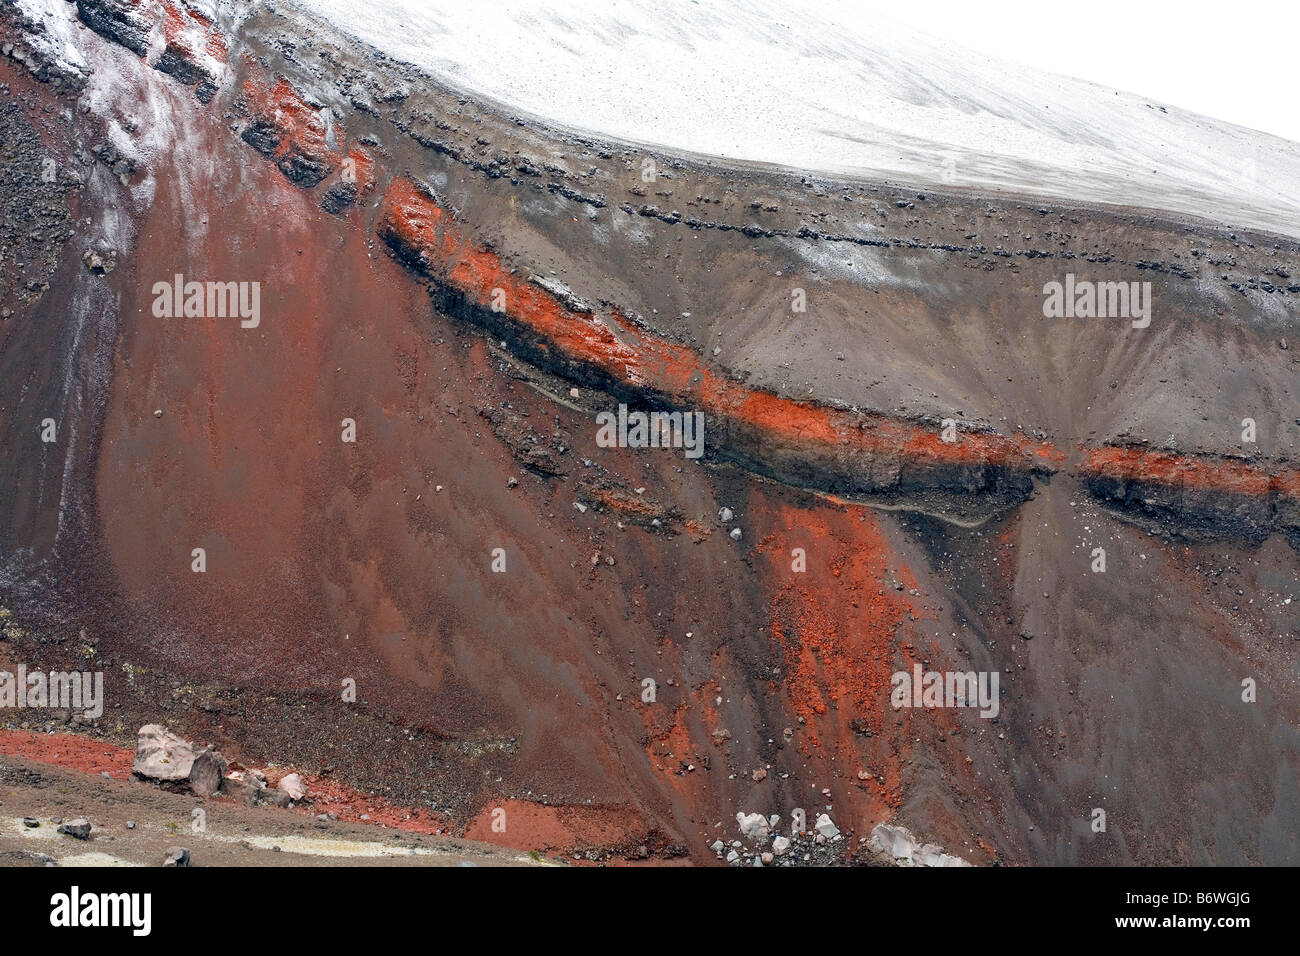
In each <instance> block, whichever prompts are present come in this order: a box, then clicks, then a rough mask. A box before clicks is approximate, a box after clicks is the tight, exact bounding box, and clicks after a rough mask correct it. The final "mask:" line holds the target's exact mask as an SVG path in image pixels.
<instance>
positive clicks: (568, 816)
mask: <svg viewBox="0 0 1300 956" xmlns="http://www.w3.org/2000/svg"><path fill="white" fill-rule="evenodd" d="M494 822H495V824H496V828H495V829H494ZM632 822H633V821H632V817H631V815H630V814H629V813H628V812H627V811H626V810H620V809H618V808H614V807H573V806H566V807H549V806H542V805H541V804H537V803H526V802H524V801H521V800H505V801H502V802H501V803H499V804H496V805H494V806H491V807H485V808H484V809H483V811H482V812H481V813H480V814H479V815H478V816H477V817H475V818H474V819H473V821H471V823H470V825H469V826H468V827H466V829H465V834H464V836H465V839H467V840H478V841H480V842H483V843H495V844H498V845H499V846H507V847H512V848H514V849H520V850H537V851H538V852H555V851H560V850H567V849H570V848H573V847H598V846H618V845H622V844H625V843H627V842H628V841H630V840H633V839H639V838H640V836H641V835H642V830H643V828H641V827H639V826H636V825H635V824H633V825H631V826H629V824H630V823H632Z"/></svg>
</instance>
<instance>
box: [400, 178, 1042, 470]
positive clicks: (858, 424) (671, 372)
mask: <svg viewBox="0 0 1300 956" xmlns="http://www.w3.org/2000/svg"><path fill="white" fill-rule="evenodd" d="M378 228H379V231H380V234H381V235H382V236H389V237H392V238H394V239H396V240H397V241H398V242H400V243H401V244H402V245H403V246H405V247H406V248H408V249H411V250H414V251H416V252H418V253H419V254H421V256H422V261H423V263H424V267H425V268H426V270H427V271H428V272H429V273H430V274H431V275H433V276H435V277H437V278H438V280H439V281H442V282H446V283H448V284H449V285H451V286H452V287H453V288H455V289H456V290H458V291H459V292H460V293H462V294H463V295H465V296H467V297H468V298H469V299H470V300H471V301H473V302H475V303H477V304H479V305H480V306H483V307H484V308H488V307H490V305H491V303H492V300H493V294H494V291H495V290H501V291H502V292H504V293H505V297H506V302H507V303H508V307H507V312H508V315H509V316H510V318H511V319H513V320H514V321H516V322H519V323H521V324H523V325H524V326H526V327H527V328H528V329H529V330H531V331H532V332H533V334H535V335H537V336H538V337H539V338H540V339H541V340H542V342H543V343H544V347H546V348H548V349H553V350H555V352H556V353H558V354H559V355H561V356H563V357H564V358H565V359H568V360H570V361H576V362H581V363H584V364H587V365H590V366H594V367H596V368H599V369H600V370H601V371H603V372H605V373H606V374H607V375H609V376H611V377H612V378H614V379H615V380H616V381H623V382H628V383H631V384H635V385H640V386H643V387H645V388H647V389H648V390H652V391H656V392H660V393H664V394H667V395H670V396H672V397H673V398H674V399H675V400H676V401H677V402H678V403H680V404H691V405H697V406H701V407H703V408H705V409H708V410H711V411H713V412H714V413H717V414H719V415H723V416H725V417H727V418H730V419H732V420H734V421H736V422H737V423H739V424H742V425H751V426H754V427H757V428H761V429H763V430H764V431H767V432H769V433H775V434H777V435H780V436H782V437H783V438H788V439H795V440H800V441H807V442H810V443H816V444H824V445H843V446H855V447H858V448H861V449H863V450H864V451H868V452H873V453H874V452H896V453H900V454H902V455H905V456H907V457H908V458H909V459H911V460H914V461H922V462H933V463H936V464H946V463H959V464H989V465H1007V466H1010V467H1012V468H1021V469H1029V468H1035V467H1040V468H1048V469H1050V468H1052V467H1053V466H1055V465H1057V464H1059V463H1060V462H1061V461H1063V460H1064V455H1063V454H1062V453H1060V452H1059V451H1057V450H1056V449H1054V448H1052V446H1050V445H1048V444H1040V443H1035V442H1032V441H1030V440H1028V439H1027V438H1023V437H1021V438H1018V439H1009V438H1004V437H1002V436H999V435H990V434H983V433H964V434H962V436H961V438H960V440H959V441H956V442H945V441H943V439H942V437H941V436H940V435H939V434H937V433H935V432H933V431H932V430H928V429H924V428H921V427H918V426H916V425H911V424H908V423H904V422H898V421H895V420H893V419H889V418H885V417H884V416H876V415H862V414H854V413H850V412H845V411H839V410H836V409H829V408H823V407H820V406H817V405H812V404H807V403H803V402H796V401H794V400H792V399H788V398H783V397H781V396H779V395H774V394H771V393H770V392H763V391H759V390H756V389H752V388H748V387H746V386H744V385H741V384H739V383H737V382H735V381H732V380H731V379H729V378H726V377H725V376H722V375H719V374H717V373H716V372H714V371H712V370H711V369H709V368H708V367H707V366H706V365H705V364H704V363H703V362H702V361H701V360H700V358H699V356H698V355H696V353H695V352H694V351H693V350H691V349H689V348H686V347H684V346H680V345H675V344H673V343H670V342H667V341H665V340H663V339H660V338H657V337H655V336H653V335H650V334H648V333H646V332H643V331H641V330H640V329H638V328H637V327H636V326H634V325H633V324H632V323H631V322H629V321H628V320H627V319H626V318H624V317H622V316H620V315H618V314H611V315H606V316H596V315H588V314H584V313H580V312H575V311H572V310H570V309H568V308H566V307H565V306H563V305H562V304H561V303H560V302H559V301H558V300H557V299H556V298H555V297H554V296H552V295H551V294H550V293H548V292H546V291H545V290H543V289H540V288H538V287H537V286H536V285H535V284H533V283H532V282H529V281H528V280H527V279H521V278H519V277H518V276H516V275H512V274H511V273H510V270H509V269H508V268H507V267H506V266H505V265H504V264H503V263H502V262H501V260H500V258H499V257H498V256H497V255H496V254H495V253H493V252H491V251H489V250H487V249H483V248H481V247H477V246H475V245H473V244H472V243H471V242H469V241H468V240H467V239H466V238H465V236H464V235H463V234H462V233H461V232H460V230H459V229H457V228H456V227H455V225H454V224H452V222H451V221H450V217H449V216H447V215H446V214H445V212H444V211H443V210H442V209H441V208H440V207H439V206H438V205H437V204H436V203H435V202H433V200H431V199H429V198H428V197H427V196H425V195H424V194H423V193H422V192H420V190H419V189H418V188H417V187H416V185H415V184H414V183H413V182H411V181H410V180H409V179H404V178H399V179H397V180H395V181H394V182H393V184H392V185H391V186H390V187H389V190H388V193H387V195H386V196H385V197H384V205H383V211H382V213H381V216H380V221H379V227H378Z"/></svg>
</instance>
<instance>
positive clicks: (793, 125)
mask: <svg viewBox="0 0 1300 956" xmlns="http://www.w3.org/2000/svg"><path fill="white" fill-rule="evenodd" d="M293 2H295V3H296V4H297V5H299V6H300V7H302V8H304V9H307V10H309V11H312V12H314V13H316V14H319V15H321V16H322V17H324V18H325V19H327V20H329V21H332V22H333V23H334V24H335V25H336V26H338V27H339V28H341V29H342V30H344V31H345V32H347V33H349V34H351V35H353V36H355V37H356V38H358V39H360V40H362V41H364V42H366V43H369V44H371V45H372V46H374V47H377V48H379V49H381V50H383V51H384V52H386V53H388V54H389V55H391V56H394V57H397V58H399V59H402V60H407V61H409V62H411V63H413V64H415V65H417V66H419V67H421V68H424V69H426V70H428V71H429V72H431V73H433V74H435V75H437V76H439V77H440V78H441V79H443V80H445V81H446V82H448V83H450V84H452V85H454V86H458V87H461V88H464V89H467V90H470V91H474V92H477V93H479V94H482V95H485V96H488V97H491V98H493V99H495V100H498V101H500V102H502V103H505V104H508V105H509V106H510V107H512V108H514V109H516V110H519V111H523V112H527V113H531V114H534V115H536V116H539V117H542V118H544V119H546V120H549V121H551V122H553V123H555V124H558V125H561V126H566V127H570V128H573V129H581V130H588V131H592V132H597V133H601V134H605V135H607V136H610V137H614V138H617V139H621V140H627V141H631V142H635V143H643V144H659V145H662V146H666V147H671V148H673V149H676V150H686V151H691V152H695V153H700V154H707V155H713V156H718V157H725V158H728V159H732V160H749V161H758V162H768V163H777V164H781V165H785V166H790V167H794V168H796V169H800V170H821V171H826V172H854V173H863V174H868V175H871V174H874V175H885V176H890V177H893V178H898V179H908V180H919V181H923V182H930V183H949V184H953V185H957V186H969V187H976V188H987V187H994V188H999V189H1007V190H1014V191H1018V192H1030V193H1035V194H1041V195H1045V196H1053V197H1060V198H1065V199H1077V200H1089V201H1098V202H1108V203H1121V204H1125V205H1136V206H1147V207H1153V208H1161V209H1169V210H1172V211H1175V212H1180V213H1187V214H1192V215H1198V216H1205V217H1208V218H1212V219H1217V220H1220V221H1223V222H1225V223H1228V224H1231V225H1240V226H1258V227H1263V228H1268V229H1273V230H1277V231H1282V232H1286V233H1290V234H1293V235H1294V234H1300V144H1296V143H1292V142H1290V141H1287V140H1282V139H1278V138H1276V137H1272V136H1269V135H1266V134H1263V133H1257V132H1254V131H1251V130H1246V129H1243V128H1240V127H1236V126H1233V125H1231V124H1228V123H1223V122H1219V121H1217V120H1212V119H1208V118H1205V117H1202V116H1198V115H1196V114H1192V113H1188V112H1186V111H1183V110H1179V109H1176V108H1174V107H1163V106H1161V105H1160V104H1158V103H1155V102H1151V101H1148V100H1146V99H1143V98H1142V97H1140V96H1135V95H1131V94H1129V93H1125V92H1120V91H1116V90H1113V89H1107V88H1104V87H1101V86H1096V85H1093V84H1090V83H1086V82H1083V81H1080V80H1075V79H1070V78H1067V77H1063V76H1056V75H1052V74H1046V73H1041V72H1038V71H1036V70H1032V69H1028V68H1024V67H1020V66H1017V65H1015V64H1011V63H1008V62H1004V61H998V60H994V59H991V58H988V57H985V56H982V55H980V54H977V53H974V52H971V51H968V50H963V49H961V48H957V47H953V46H951V45H947V44H944V43H943V42H941V41H939V40H935V39H931V38H928V37H925V36H922V35H919V34H917V33H916V32H915V31H913V30H911V29H910V28H905V27H903V26H901V25H899V24H897V23H894V22H891V21H890V20H889V19H887V17H886V16H885V15H883V14H882V13H879V12H877V11H879V10H880V9H882V8H885V7H886V5H885V4H880V3H874V2H871V3H868V2H858V3H852V4H842V3H828V2H821V3H818V2H814V0H794V2H790V0H782V2H773V0H653V2H651V0H493V2H491V3H474V4H468V3H443V2H438V3H435V2H429V0H293ZM1208 68H1212V64H1207V69H1208Z"/></svg>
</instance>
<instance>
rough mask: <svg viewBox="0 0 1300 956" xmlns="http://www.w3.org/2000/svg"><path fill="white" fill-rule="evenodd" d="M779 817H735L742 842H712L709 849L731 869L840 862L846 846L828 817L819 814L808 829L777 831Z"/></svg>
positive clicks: (747, 815) (741, 813) (746, 815)
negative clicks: (790, 831)
mask: <svg viewBox="0 0 1300 956" xmlns="http://www.w3.org/2000/svg"><path fill="white" fill-rule="evenodd" d="M780 824H781V815H780V814H779V813H773V814H771V815H769V816H766V817H765V816H763V814H761V813H745V812H743V811H742V812H740V813H737V814H736V825H737V827H738V828H739V830H740V835H741V837H742V838H743V839H740V840H732V841H731V842H730V843H726V842H724V841H723V840H721V839H719V840H715V841H714V842H713V844H712V846H711V847H710V849H712V850H713V852H714V853H715V854H716V855H717V858H718V859H719V860H722V861H724V862H726V863H728V864H730V865H731V866H827V865H831V864H836V863H842V862H843V861H844V855H845V848H846V844H845V841H844V836H843V834H841V833H840V830H839V827H837V826H836V825H835V823H834V822H833V821H832V820H831V818H830V816H829V815H828V814H825V813H822V814H819V815H818V817H817V819H816V821H815V822H814V823H813V825H812V828H811V829H810V830H803V831H800V832H792V833H790V834H789V835H788V836H787V835H786V834H784V833H781V832H778V828H779V827H780Z"/></svg>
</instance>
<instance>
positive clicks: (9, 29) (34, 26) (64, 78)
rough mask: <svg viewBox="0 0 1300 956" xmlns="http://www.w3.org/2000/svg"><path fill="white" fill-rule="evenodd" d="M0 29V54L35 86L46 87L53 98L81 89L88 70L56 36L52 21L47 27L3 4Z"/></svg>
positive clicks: (20, 11)
mask: <svg viewBox="0 0 1300 956" xmlns="http://www.w3.org/2000/svg"><path fill="white" fill-rule="evenodd" d="M0 25H3V27H4V30H3V33H4V38H5V39H4V43H3V45H2V46H0V53H2V54H3V55H4V56H6V57H8V58H9V59H11V60H13V61H14V62H16V63H19V64H21V65H22V66H24V67H26V68H27V71H28V72H29V73H31V75H32V77H33V78H35V79H36V80H37V82H40V83H48V84H49V85H50V86H51V87H52V88H53V89H54V91H55V93H56V94H63V93H77V92H80V91H81V90H83V89H85V87H86V82H87V81H88V80H89V79H90V69H89V68H88V67H87V66H86V64H85V62H84V61H82V59H81V55H80V53H79V52H77V51H75V50H73V49H70V48H69V46H68V44H67V43H66V38H64V37H61V36H60V35H59V31H58V29H57V27H56V26H55V25H54V20H51V22H50V25H49V26H47V25H46V24H45V23H43V22H41V21H40V20H35V19H32V18H31V17H30V16H28V15H27V13H25V12H24V10H23V8H22V7H20V6H18V5H16V4H12V3H6V4H2V5H0ZM74 61H75V62H74Z"/></svg>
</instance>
